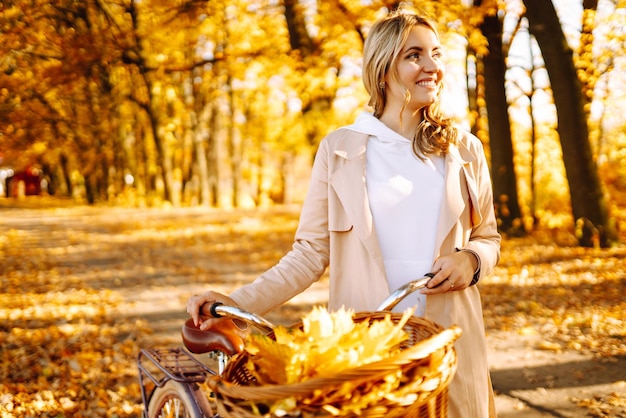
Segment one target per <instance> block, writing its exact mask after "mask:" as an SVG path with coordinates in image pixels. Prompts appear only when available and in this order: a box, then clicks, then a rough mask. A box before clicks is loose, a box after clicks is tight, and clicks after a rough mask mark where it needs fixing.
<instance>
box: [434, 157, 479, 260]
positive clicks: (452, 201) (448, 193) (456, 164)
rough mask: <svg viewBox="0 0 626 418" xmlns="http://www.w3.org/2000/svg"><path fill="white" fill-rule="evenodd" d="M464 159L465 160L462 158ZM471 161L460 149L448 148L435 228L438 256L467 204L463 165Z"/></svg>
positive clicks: (465, 177) (465, 178)
mask: <svg viewBox="0 0 626 418" xmlns="http://www.w3.org/2000/svg"><path fill="white" fill-rule="evenodd" d="M464 157H465V158H464ZM468 157H469V159H472V158H473V157H472V156H471V155H465V156H463V155H462V153H461V151H460V149H459V148H458V147H456V146H454V145H452V146H450V148H449V150H448V153H447V154H446V181H445V190H444V194H443V201H442V204H441V212H440V214H439V224H438V227H437V237H436V241H435V248H436V249H437V253H436V254H435V257H437V256H438V255H439V252H440V251H441V246H442V244H443V241H444V240H445V239H446V237H447V236H448V234H449V233H450V231H451V230H452V228H453V227H454V225H455V224H456V222H457V221H458V219H459V217H460V216H461V214H462V213H463V211H464V210H465V207H466V205H467V204H468V198H467V195H468V192H469V190H468V185H467V178H468V176H467V175H466V174H465V171H464V165H465V164H466V163H467V162H468V161H467V160H466V158H468Z"/></svg>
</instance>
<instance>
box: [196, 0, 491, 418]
mask: <svg viewBox="0 0 626 418" xmlns="http://www.w3.org/2000/svg"><path fill="white" fill-rule="evenodd" d="M363 55H364V57H363V80H364V84H365V87H366V89H367V91H368V93H369V94H370V97H371V99H370V103H369V104H370V106H371V107H372V108H373V113H371V114H370V113H364V114H362V115H360V116H359V117H358V119H357V120H356V122H355V123H354V124H353V125H350V126H346V127H343V128H340V129H338V130H337V131H335V132H332V133H330V134H329V135H328V136H327V137H326V138H324V139H323V140H322V142H321V143H320V146H319V150H318V152H317V155H316V158H315V162H314V165H313V170H312V179H311V183H310V188H309V191H308V194H307V197H306V199H305V201H304V204H303V207H302V213H301V217H300V222H299V226H298V229H297V231H296V236H295V242H294V245H293V248H292V250H291V251H290V252H289V253H288V254H286V255H285V256H284V257H283V258H282V259H281V260H280V262H279V263H278V264H277V265H276V266H274V267H273V268H271V269H270V270H268V271H267V272H265V273H263V274H262V275H261V276H259V277H258V278H257V279H256V280H255V281H254V282H253V283H251V284H248V285H245V286H243V287H241V288H239V289H237V290H236V291H234V292H233V293H232V294H231V295H230V297H227V296H225V295H221V294H218V293H215V292H211V291H209V292H206V293H204V294H203V295H199V296H193V297H191V298H190V299H189V301H188V303H187V311H188V312H189V314H190V315H191V316H192V317H193V319H194V321H195V322H196V323H202V318H200V315H199V310H200V307H201V306H202V305H203V304H204V303H207V302H213V301H220V302H223V303H226V304H234V305H239V306H241V307H243V308H245V309H248V310H250V311H253V312H256V313H259V314H264V313H266V312H267V311H269V310H271V309H274V308H275V307H277V306H279V305H281V304H282V303H284V302H286V301H287V300H289V299H290V298H292V297H293V296H295V295H296V294H298V293H300V292H302V291H303V290H305V289H306V288H307V287H309V286H310V285H311V284H312V283H313V282H314V281H316V280H318V279H319V277H320V276H321V275H322V274H323V273H324V271H325V270H326V268H327V267H329V269H330V270H329V271H330V285H329V288H330V295H329V309H330V310H336V309H338V308H340V307H342V306H344V307H347V308H351V309H353V310H355V311H372V310H375V309H376V307H377V306H378V305H379V304H380V303H381V302H382V300H384V299H385V297H386V296H388V295H389V293H390V291H393V290H395V289H396V288H398V287H400V286H401V285H402V284H404V283H407V282H408V281H411V280H413V279H416V278H419V277H422V276H423V275H424V274H425V273H428V272H432V273H433V274H434V276H433V278H432V279H431V280H430V282H429V284H428V287H427V289H424V290H422V291H421V293H419V294H418V292H416V293H415V294H413V295H411V297H409V298H407V299H406V300H405V301H403V303H402V304H400V305H398V306H397V307H396V310H404V309H406V307H407V306H415V305H417V311H416V312H417V314H419V315H423V316H425V317H426V318H428V319H430V320H432V321H434V322H437V323H439V324H441V325H443V326H444V327H448V326H450V325H452V324H457V325H459V326H460V327H461V328H462V330H463V335H462V336H461V338H460V339H459V340H458V341H457V342H456V344H455V346H456V348H457V353H458V369H457V373H456V375H455V377H454V379H453V381H452V383H451V385H450V390H449V411H448V415H449V417H453V418H455V417H458V418H461V417H463V418H482V417H493V416H495V408H494V404H493V392H492V389H491V382H490V378H489V371H488V365H487V352H486V342H485V336H484V334H485V332H484V325H483V319H482V308H481V301H480V295H479V292H478V289H477V287H476V286H474V285H475V284H476V283H477V282H478V281H479V280H480V279H481V278H482V277H484V276H485V275H487V274H489V273H490V272H491V271H492V269H493V268H494V267H495V265H496V264H497V262H498V259H499V255H500V235H499V234H498V232H497V228H496V220H495V215H494V211H493V197H492V190H491V181H490V176H489V171H488V167H487V162H486V160H485V156H484V153H483V149H482V145H481V143H480V141H479V140H478V139H477V138H476V137H474V136H472V135H470V134H468V133H465V132H462V131H460V130H458V129H456V128H455V127H454V126H452V123H451V121H450V120H448V119H446V118H444V117H443V116H442V114H441V113H440V112H439V111H438V106H437V105H438V101H439V98H440V92H441V88H442V79H443V74H444V68H443V64H442V62H441V45H440V43H439V38H438V35H437V32H436V30H435V28H434V26H433V25H432V24H431V23H430V22H429V21H428V20H426V19H424V18H423V17H421V16H419V15H417V14H414V13H410V12H406V11H396V12H393V13H391V14H390V15H389V16H387V17H386V18H383V19H382V20H380V21H378V22H377V23H375V24H374V25H373V27H372V29H371V30H370V33H369V35H368V37H367V39H366V41H365V47H364V54H363ZM210 323H211V320H205V321H204V323H202V324H201V326H202V327H203V328H208V327H209V326H210Z"/></svg>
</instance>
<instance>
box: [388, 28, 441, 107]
mask: <svg viewBox="0 0 626 418" xmlns="http://www.w3.org/2000/svg"><path fill="white" fill-rule="evenodd" d="M396 70H397V74H398V80H395V79H394V78H393V77H392V76H391V71H389V73H388V74H387V75H386V76H385V82H386V84H387V87H386V90H387V91H386V93H387V107H389V106H392V107H394V108H396V107H401V106H402V105H403V103H404V100H405V98H404V97H405V92H406V91H407V90H408V92H409V93H410V95H411V99H410V101H409V104H408V106H407V108H406V110H408V111H411V112H415V111H417V110H419V109H421V108H422V107H425V106H428V105H429V104H432V103H433V102H434V101H435V100H436V99H437V95H438V92H439V85H440V84H441V80H442V78H443V74H444V67H443V63H442V62H441V44H440V43H439V39H437V35H435V33H434V32H433V31H432V30H430V29H429V28H428V27H426V26H423V25H417V26H415V27H413V28H412V29H411V32H410V33H409V36H408V38H407V40H406V43H405V45H404V47H403V48H402V51H401V52H400V55H399V56H398V60H397V63H396Z"/></svg>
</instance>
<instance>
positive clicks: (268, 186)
mask: <svg viewBox="0 0 626 418" xmlns="http://www.w3.org/2000/svg"><path fill="white" fill-rule="evenodd" d="M415 3H416V6H418V7H419V8H421V9H422V10H424V11H425V12H426V13H428V14H429V15H430V16H432V17H434V19H435V20H436V21H437V23H438V24H439V25H440V34H441V38H442V43H443V44H444V46H445V49H446V50H447V53H446V58H445V60H446V66H447V80H446V91H445V92H444V98H443V100H444V102H445V103H446V106H445V109H446V110H447V111H448V112H449V113H450V115H451V116H454V117H455V118H456V119H458V120H459V122H460V124H461V125H463V126H464V127H465V128H466V129H468V130H470V131H471V132H473V133H474V134H476V135H477V136H478V137H479V138H480V139H481V140H482V141H483V143H484V144H485V149H486V152H487V156H488V160H489V162H490V166H491V172H492V179H493V184H494V194H495V206H496V213H497V216H498V221H499V226H500V229H501V232H502V233H503V235H504V237H505V240H504V244H503V260H502V263H501V265H500V267H499V268H498V270H497V271H496V273H495V275H494V277H493V278H491V279H489V280H490V281H486V282H485V283H484V284H483V286H484V288H483V289H482V290H481V291H482V293H483V295H484V304H485V312H486V317H487V318H488V319H487V320H488V324H487V327H488V332H496V331H503V332H504V331H507V332H508V331H510V330H512V329H515V330H516V332H518V331H519V334H517V335H518V336H522V337H527V336H528V335H531V334H532V335H533V336H535V335H538V336H539V337H538V339H539V340H538V342H537V346H538V347H540V348H541V349H546V350H548V351H553V352H554V353H557V354H560V353H562V351H563V350H566V351H567V350H570V351H574V352H581V353H591V355H593V356H596V357H601V358H604V359H607V358H608V359H615V358H621V357H622V356H623V355H624V354H625V353H626V348H625V347H626V343H625V340H624V337H625V335H624V329H626V328H625V324H624V310H625V309H626V307H625V305H624V303H625V301H624V297H623V295H624V294H625V293H624V292H626V290H625V286H626V284H625V282H626V280H625V274H626V273H625V271H626V270H625V266H624V261H623V260H624V258H625V254H624V245H623V244H624V242H625V239H626V192H625V191H626V155H625V153H626V147H625V145H626V123H625V122H624V121H623V117H622V109H623V108H624V106H625V105H626V91H625V87H624V86H626V83H625V81H626V80H625V78H626V71H625V70H626V68H625V65H626V62H625V56H626V54H624V51H625V50H626V48H625V41H626V1H625V0H597V1H595V0H580V1H578V0H558V1H557V0H554V1H552V2H551V1H545V0H524V1H521V0H520V1H518V0H508V1H495V0H474V1H468V0H463V1H462V0H442V1H438V2H434V1H433V2H415ZM398 4H399V2H390V1H377V0H371V1H367V2H365V1H363V2H353V1H342V0H329V1H318V2H316V1H313V0H307V1H305V0H300V1H298V0H283V1H278V0H258V1H256V0H249V1H212V0H210V1H200V0H172V1H164V0H141V1H137V0H117V1H114V0H85V1H71V0H54V1H43V0H3V1H2V4H1V5H0V31H1V32H0V36H1V41H2V42H0V195H5V196H10V197H0V203H1V204H0V207H2V208H11V209H15V208H27V207H32V206H33V204H34V205H35V206H40V210H38V211H34V212H31V211H30V209H24V211H23V212H6V211H3V212H2V214H3V218H2V219H1V221H0V231H1V232H2V234H1V236H0V266H1V268H2V272H1V273H0V274H1V275H0V284H1V285H2V286H1V288H0V289H1V293H0V302H1V303H0V306H2V308H1V309H0V318H2V320H3V323H2V325H0V342H1V343H2V350H1V351H0V355H1V356H2V358H0V377H2V380H1V381H2V382H3V383H0V412H2V413H3V414H5V413H6V414H8V416H11V415H12V414H17V416H20V415H22V416H28V414H31V415H35V416H37V415H41V414H44V415H45V414H48V416H63V414H67V415H68V416H69V415H72V414H74V413H76V411H85V410H86V411H97V412H93V414H94V416H104V415H108V416H126V415H127V416H136V415H137V413H138V411H140V410H141V405H140V402H139V398H138V388H137V385H136V382H135V381H136V371H133V367H134V364H133V359H134V356H135V355H136V351H137V348H138V347H139V346H142V345H143V344H145V343H146V341H145V340H143V338H145V336H146V335H148V334H149V328H150V327H149V326H148V325H147V324H146V323H144V322H141V321H139V322H132V321H130V320H129V318H120V317H119V316H118V315H117V314H116V312H118V311H119V309H120V308H119V307H120V304H122V305H124V303H126V302H120V300H119V298H120V297H121V296H120V295H119V294H118V293H117V292H118V290H120V289H117V288H118V287H124V286H128V287H129V289H130V288H131V285H130V284H128V285H127V284H126V283H127V282H128V281H132V280H135V281H137V282H136V283H135V282H134V281H133V287H132V290H133V292H140V290H138V289H143V288H146V289H147V288H150V289H153V288H156V287H158V286H160V285H157V284H156V281H155V282H154V283H153V282H151V281H150V280H149V279H150V278H151V277H153V278H155V280H156V278H157V277H159V278H161V279H163V280H165V281H166V282H169V281H170V280H175V281H178V280H181V281H185V280H188V281H194V283H196V284H198V285H204V286H206V284H207V283H209V282H210V283H214V280H215V278H216V277H217V276H219V277H222V276H220V275H225V277H230V276H229V275H230V274H231V271H230V270H229V269H231V264H229V263H230V262H231V261H232V263H233V265H234V264H237V265H238V266H239V267H236V268H240V267H241V268H243V269H244V271H245V274H244V277H242V276H241V275H239V274H240V272H238V273H237V274H235V278H236V280H234V281H231V282H229V284H228V286H234V285H236V284H238V283H241V282H242V281H244V280H248V279H251V278H252V277H253V276H254V274H255V273H256V272H258V271H260V270H262V269H263V268H265V267H267V266H269V265H271V263H272V262H273V261H275V260H276V259H277V257H278V256H279V253H282V252H283V251H284V250H286V249H288V246H289V240H290V238H291V237H292V233H293V228H294V227H295V221H296V216H297V215H296V214H294V213H292V212H289V215H288V216H287V215H283V214H281V213H280V211H281V210H282V209H280V208H281V207H284V208H293V207H294V205H295V206H296V207H297V205H298V204H299V203H300V202H301V201H302V199H303V196H304V193H305V192H306V189H307V185H308V174H309V171H310V167H311V163H312V158H313V155H314V152H315V150H316V147H317V144H318V143H319V141H320V140H321V138H322V137H323V136H324V135H325V134H326V133H328V132H329V131H330V130H332V129H334V128H335V127H338V126H341V125H343V124H346V123H350V122H351V121H352V120H353V119H354V117H355V116H356V114H358V113H359V112H361V111H362V110H363V109H365V108H366V102H367V96H366V94H365V91H364V89H363V86H362V82H361V80H360V57H361V51H362V46H363V40H364V38H365V37H366V36H367V31H368V28H369V26H370V25H371V23H372V22H373V21H374V20H375V19H376V18H377V17H380V16H382V15H383V14H384V13H386V11H387V10H389V9H391V8H394V7H396V6H397V5H398ZM22 173H29V174H35V175H36V177H37V179H39V180H40V181H39V183H38V185H37V186H38V189H37V194H38V195H40V196H37V197H36V199H35V200H32V199H29V198H26V199H24V198H22V197H23V196H24V195H28V194H31V193H30V192H29V190H28V187H27V186H28V183H27V182H23V181H20V180H19V179H18V176H19V175H20V174H22ZM41 195H50V196H53V197H54V199H52V200H50V199H49V198H46V197H44V196H41ZM33 202H34V203H33ZM85 204H86V205H89V207H91V208H92V209H93V210H92V211H89V210H86V209H84V207H83V206H82V205H85ZM59 205H60V206H63V207H64V208H71V207H74V208H73V209H67V210H68V212H63V214H62V213H61V212H57V211H56V210H55V209H54V208H56V207H58V206H59ZM41 206H43V208H41ZM45 206H50V209H49V210H46V209H45ZM102 207H105V208H107V209H106V213H108V214H109V215H107V216H108V217H107V216H105V215H102V213H103V212H102V211H101V210H102V209H101V208H102ZM129 207H130V208H145V209H146V212H145V213H147V214H149V215H146V216H147V218H146V220H141V219H135V218H133V216H135V215H133V214H135V212H126V211H124V208H129ZM179 209H186V210H188V212H183V213H187V214H188V215H189V214H191V217H192V219H191V224H190V223H189V222H190V219H188V218H185V220H183V219H182V218H181V217H179V216H170V215H171V213H179V212H172V211H177V210H179ZM196 209H199V210H200V211H197V210H196ZM276 210H277V211H278V212H279V214H278V215H275V214H274V215H270V214H269V213H272V212H273V211H276ZM155 211H162V213H163V214H164V215H163V217H164V218H163V219H165V217H168V219H170V218H172V220H171V221H169V220H168V221H165V220H163V221H162V222H160V221H159V219H160V215H158V212H155ZM224 211H226V212H224ZM268 211H270V212H268ZM16 213H17V214H16ZM137 213H139V212H137ZM142 213H143V212H142ZM168 213H169V214H170V215H166V214H168ZM224 213H226V215H224ZM237 213H238V214H239V215H236V214H237ZM296 213H297V212H296ZM201 214H202V215H201ZM77 217H82V219H84V221H81V220H79V219H78V218H77ZM263 217H267V219H261V220H257V221H250V219H258V218H263ZM100 218H102V219H100ZM96 219H99V221H98V220H96ZM150 219H153V221H150ZM154 219H156V220H154ZM201 220H202V221H203V222H205V223H200V224H199V223H198V222H201ZM90 222H94V223H93V224H91V223H90ZM257 222H259V223H258V224H257ZM65 227H67V230H66V229H65ZM257 228H258V230H257ZM44 231H46V234H47V235H44ZM276 234H278V235H276ZM129 241H133V242H132V243H130V242H129ZM268 242H270V243H272V246H273V248H267V243H268ZM201 248H202V251H201V250H200V249H201ZM166 249H167V250H168V251H170V253H166V254H164V251H165V250H166ZM172 251H173V252H174V253H175V254H174V253H172ZM186 251H188V252H190V253H191V255H190V259H186V258H185V255H186ZM209 253H211V254H213V256H212V257H209V260H205V259H204V258H205V257H206V256H207V254H209ZM25 255H27V257H25ZM172 255H174V257H173V258H172ZM218 256H219V257H222V258H221V260H216V259H214V258H217V257H218ZM77 257H78V258H77ZM81 257H82V258H81ZM181 260H186V263H185V262H183V261H181ZM210 261H213V264H211V263H210ZM168 263H169V264H168ZM144 264H145V265H144ZM140 265H141V267H140ZM242 266H243V267H242ZM155 269H157V270H159V269H160V270H162V271H164V273H158V274H157V273H155ZM232 269H233V270H234V269H235V267H232ZM223 270H225V271H223ZM86 272H89V273H90V274H91V277H87V276H88V275H86ZM131 275H134V276H132V277H131ZM114 276H115V277H114ZM198 276H202V277H203V276H206V277H205V278H203V279H198ZM144 280H147V281H144ZM227 281H228V280H226V279H224V282H227ZM105 283H106V284H105ZM135 284H136V287H134V285H135ZM225 286H226V285H225ZM111 289H114V290H113V291H111ZM224 289H225V290H227V288H224ZM194 290H195V289H194ZM185 291H186V292H190V291H191V289H190V288H188V287H185ZM131 296H135V297H136V293H135V294H134V295H131ZM183 299H184V297H182V296H181V300H178V299H176V300H175V301H174V302H176V303H177V304H180V303H182V301H183ZM289 309H293V308H289ZM284 312H285V311H283V313H284ZM287 312H289V310H287ZM297 312H300V311H297ZM291 314H292V315H294V312H293V311H292V312H291ZM42 350H44V351H42ZM15 365H17V366H19V367H15ZM92 370H101V371H102V373H100V374H98V375H95V374H94V372H93V371H92ZM94 385H95V386H94ZM94 387H97V388H98V389H97V390H95V389H94ZM530 397H531V398H532V396H530ZM573 400H574V402H573V403H574V404H576V405H579V406H580V407H582V408H585V409H586V410H587V409H588V410H589V411H590V412H589V414H591V415H592V416H618V415H616V412H615V411H616V408H617V409H619V408H622V409H621V410H623V409H624V408H625V406H624V404H625V401H624V395H623V394H614V393H612V392H611V393H609V394H608V395H607V396H603V397H600V398H593V397H592V398H589V399H587V398H585V399H573ZM525 402H526V401H525ZM527 402H531V400H528V401H527ZM7 411H8V412H7ZM11 411H12V412H11ZM16 411H18V412H19V411H21V412H19V413H18V412H16ZM3 416H4V415H3ZM526 416H530V415H526ZM555 416H558V415H555Z"/></svg>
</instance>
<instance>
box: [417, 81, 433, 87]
mask: <svg viewBox="0 0 626 418" xmlns="http://www.w3.org/2000/svg"><path fill="white" fill-rule="evenodd" d="M435 84H436V83H435V82H434V81H432V80H431V81H418V82H417V85H418V86H424V87H426V86H428V87H434V86H435Z"/></svg>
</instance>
